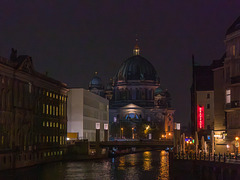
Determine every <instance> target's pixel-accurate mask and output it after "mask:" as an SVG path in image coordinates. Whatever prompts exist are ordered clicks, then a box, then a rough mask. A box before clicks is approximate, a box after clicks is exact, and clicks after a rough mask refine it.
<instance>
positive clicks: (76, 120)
mask: <svg viewBox="0 0 240 180" xmlns="http://www.w3.org/2000/svg"><path fill="white" fill-rule="evenodd" d="M67 106H68V107H67V117H68V123H67V125H68V126H67V132H72V133H78V138H79V139H82V138H83V89H80V88H78V89H70V90H69V92H68V102H67Z"/></svg>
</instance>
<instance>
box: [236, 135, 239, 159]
mask: <svg viewBox="0 0 240 180" xmlns="http://www.w3.org/2000/svg"><path fill="white" fill-rule="evenodd" d="M238 140H239V137H235V147H236V149H237V154H236V155H238V147H239V142H238Z"/></svg>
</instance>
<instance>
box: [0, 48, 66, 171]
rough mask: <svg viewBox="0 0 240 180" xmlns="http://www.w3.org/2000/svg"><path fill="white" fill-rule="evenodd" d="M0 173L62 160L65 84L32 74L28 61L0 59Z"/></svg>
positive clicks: (34, 72) (64, 135)
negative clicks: (3, 170) (5, 170)
mask: <svg viewBox="0 0 240 180" xmlns="http://www.w3.org/2000/svg"><path fill="white" fill-rule="evenodd" d="M0 95H1V102H0V112H1V113H0V139H1V141H0V164H1V166H0V169H1V170H2V169H10V168H18V167H25V166H29V165H34V164H38V163H44V162H47V161H55V160H59V159H61V158H62V155H63V154H64V153H65V151H66V132H67V131H66V127H67V114H66V107H67V106H66V100H67V87H66V85H65V84H63V83H61V82H59V81H56V80H54V79H52V78H50V77H47V76H45V75H43V74H40V73H38V72H36V71H35V70H34V68H33V63H32V58H31V57H29V56H25V55H24V56H17V51H16V50H14V49H12V53H11V56H10V59H6V58H3V57H0Z"/></svg>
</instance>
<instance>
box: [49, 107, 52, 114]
mask: <svg viewBox="0 0 240 180" xmlns="http://www.w3.org/2000/svg"><path fill="white" fill-rule="evenodd" d="M49 107H50V108H49V112H50V115H52V105H50V106H49Z"/></svg>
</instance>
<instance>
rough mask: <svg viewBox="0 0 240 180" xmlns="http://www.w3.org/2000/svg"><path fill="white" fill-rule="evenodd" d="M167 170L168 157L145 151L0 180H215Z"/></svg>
mask: <svg viewBox="0 0 240 180" xmlns="http://www.w3.org/2000/svg"><path fill="white" fill-rule="evenodd" d="M181 169H183V170H181V171H176V172H173V170H170V175H169V161H168V153H167V152H165V151H145V152H142V153H136V154H128V155H124V156H120V157H116V158H109V159H104V160H91V161H78V162H56V163H50V164H45V165H38V166H34V167H30V168H23V169H17V170H11V171H5V172H0V180H84V179H85V180H114V179H119V180H145V179H146V180H155V179H162V180H168V179H177V180H179V179H218V177H217V176H215V175H214V174H212V173H211V172H210V171H208V172H207V174H205V175H204V176H202V175H201V174H198V173H196V172H194V171H192V170H191V167H182V168H181Z"/></svg>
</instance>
